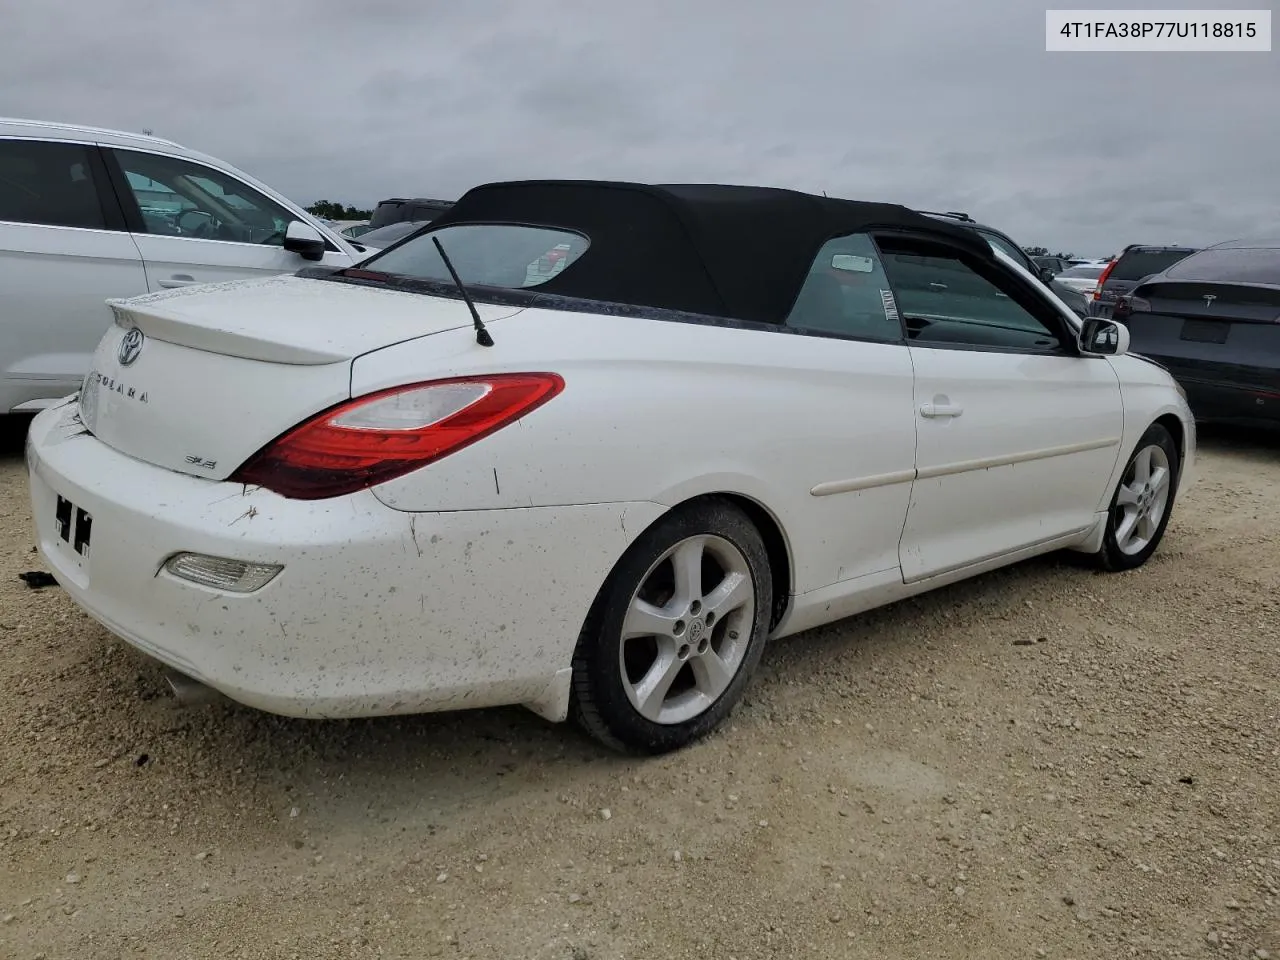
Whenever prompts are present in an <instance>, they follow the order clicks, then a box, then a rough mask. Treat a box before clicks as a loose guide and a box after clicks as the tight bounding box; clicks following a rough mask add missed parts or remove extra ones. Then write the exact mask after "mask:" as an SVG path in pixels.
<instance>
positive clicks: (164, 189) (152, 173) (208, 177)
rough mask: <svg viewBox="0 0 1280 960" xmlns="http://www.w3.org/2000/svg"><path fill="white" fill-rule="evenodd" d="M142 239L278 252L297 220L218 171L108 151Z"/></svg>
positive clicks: (155, 156)
mask: <svg viewBox="0 0 1280 960" xmlns="http://www.w3.org/2000/svg"><path fill="white" fill-rule="evenodd" d="M113 153H114V155H115V157H116V160H117V161H118V162H119V164H120V169H121V171H122V172H123V173H124V178H125V181H126V182H127V183H128V185H129V189H130V191H132V193H133V197H134V199H135V200H136V201H137V202H138V209H139V211H140V212H141V213H142V222H143V225H144V229H145V230H146V232H147V233H154V234H159V235H161V236H169V237H186V238H189V239H195V240H225V241H228V242H231V243H255V244H264V245H267V246H275V247H278V246H281V245H282V244H283V243H284V234H285V230H286V229H287V228H288V226H289V222H290V221H291V220H294V219H296V218H295V217H294V216H293V214H291V213H290V212H289V211H288V210H286V209H285V208H284V207H282V206H280V205H279V204H278V203H276V202H275V201H273V200H269V199H267V198H266V197H264V196H263V195H262V194H260V193H259V192H258V191H257V190H254V189H252V188H251V187H248V186H246V185H245V184H243V183H241V182H240V181H239V180H236V179H234V178H232V177H229V176H227V175H226V174H225V173H222V172H221V171H219V170H214V169H212V168H210V167H205V166H202V165H201V164H198V163H192V162H190V161H188V160H179V159H177V158H176V157H164V156H160V155H158V154H153V153H142V152H139V151H136V150H119V149H117V150H115V151H113Z"/></svg>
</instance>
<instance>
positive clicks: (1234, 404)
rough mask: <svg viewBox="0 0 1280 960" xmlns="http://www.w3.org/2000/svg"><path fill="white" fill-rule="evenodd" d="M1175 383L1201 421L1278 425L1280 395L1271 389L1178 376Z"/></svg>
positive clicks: (1279, 423)
mask: <svg viewBox="0 0 1280 960" xmlns="http://www.w3.org/2000/svg"><path fill="white" fill-rule="evenodd" d="M1178 382H1179V383H1180V384H1181V385H1182V389H1184V390H1186V391H1187V402H1188V403H1189V404H1190V406H1191V412H1192V415H1193V416H1194V417H1195V418H1196V420H1197V421H1199V422H1201V423H1223V424H1240V425H1247V426H1262V427H1280V395H1277V392H1275V391H1273V390H1263V389H1261V388H1259V387H1256V386H1242V385H1240V384H1235V383H1225V382H1223V381H1221V380H1199V379H1193V378H1190V377H1181V376H1180V377H1179V378H1178Z"/></svg>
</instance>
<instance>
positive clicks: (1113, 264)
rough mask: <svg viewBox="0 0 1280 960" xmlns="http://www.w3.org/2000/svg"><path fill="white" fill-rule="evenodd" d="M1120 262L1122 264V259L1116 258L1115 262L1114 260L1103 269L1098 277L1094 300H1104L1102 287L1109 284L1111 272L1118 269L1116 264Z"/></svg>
mask: <svg viewBox="0 0 1280 960" xmlns="http://www.w3.org/2000/svg"><path fill="white" fill-rule="evenodd" d="M1119 262H1120V258H1119V257H1116V258H1115V259H1114V260H1112V261H1111V262H1110V263H1108V264H1107V265H1106V266H1105V267H1103V268H1102V273H1101V274H1100V275H1099V277H1098V285H1097V286H1096V287H1094V288H1093V299H1094V300H1101V299H1102V285H1103V284H1104V283H1106V282H1107V277H1109V276H1111V271H1112V270H1114V269H1115V268H1116V264H1117V263H1119Z"/></svg>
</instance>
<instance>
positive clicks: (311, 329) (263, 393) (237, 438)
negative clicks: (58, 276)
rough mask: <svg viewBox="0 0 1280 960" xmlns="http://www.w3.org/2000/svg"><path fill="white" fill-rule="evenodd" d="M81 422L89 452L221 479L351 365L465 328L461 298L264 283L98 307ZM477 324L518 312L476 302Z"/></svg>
mask: <svg viewBox="0 0 1280 960" xmlns="http://www.w3.org/2000/svg"><path fill="white" fill-rule="evenodd" d="M108 302H109V304H110V306H111V309H112V311H113V313H114V314H115V318H116V322H115V324H114V325H113V326H112V327H111V328H110V329H109V330H108V331H107V333H106V335H105V336H104V337H103V338H102V340H101V341H100V343H99V344H98V349H97V351H96V352H95V354H94V357H93V366H92V368H91V369H90V372H89V374H88V375H87V376H86V377H85V380H84V383H83V386H82V388H81V392H80V416H81V419H82V420H83V421H84V424H85V427H86V428H88V430H89V431H90V432H91V433H92V434H93V435H94V436H96V437H97V438H98V439H99V440H101V441H102V442H104V443H106V444H108V445H109V446H111V447H113V448H115V449H116V450H119V451H120V452H121V453H124V454H127V455H129V456H131V457H134V458H136V459H138V460H142V461H145V462H147V463H152V464H155V465H157V466H160V467H164V468H166V469H169V470H174V471H177V472H179V473H185V474H190V475H192V476H198V477H206V478H208V479H211V480H225V479H226V478H227V477H228V476H230V475H231V474H232V473H233V472H234V471H235V469H236V468H237V467H238V466H239V465H240V464H241V463H243V462H244V461H245V460H246V459H248V458H249V456H251V455H252V454H253V453H255V452H256V451H257V450H259V449H260V448H261V447H262V446H264V445H265V444H266V443H268V442H269V441H271V440H272V439H274V438H275V437H277V436H279V435H280V434H281V433H284V432H285V431H286V430H288V429H290V428H291V427H293V426H295V425H297V424H298V423H299V422H301V421H302V420H304V419H306V418H307V417H309V416H312V415H314V414H316V413H318V412H319V411H321V410H324V409H325V408H327V407H330V406H332V405H334V404H336V403H339V402H341V401H343V400H346V399H348V398H349V397H350V395H351V394H350V391H351V363H352V361H353V360H354V359H355V358H356V357H358V356H361V355H362V354H365V353H369V352H371V351H373V350H379V349H382V348H383V347H387V346H391V345H393V344H396V343H400V342H403V341H406V340H413V339H417V338H419V337H423V336H429V335H431V334H435V333H441V332H444V331H446V330H453V329H456V328H459V327H469V326H470V325H471V322H472V321H471V315H470V314H469V313H468V311H467V307H466V304H464V303H463V302H462V301H461V300H449V299H443V298H438V297H432V296H428V295H424V294H417V293H406V292H404V291H398V290H386V289H380V288H378V287H371V286H357V285H352V284H345V283H341V282H333V281H325V280H313V279H303V278H298V277H269V278H264V279H256V280H248V281H233V282H231V283H225V284H209V285H205V286H200V287H189V288H185V289H180V290H174V291H166V292H164V293H161V294H153V295H146V296H142V297H134V298H131V299H128V300H115V301H108ZM476 307H477V309H478V310H479V311H480V315H481V317H482V319H484V320H485V322H489V321H493V320H499V319H501V318H503V317H506V316H511V315H513V314H515V313H518V312H519V310H518V309H517V308H512V307H496V306H491V305H485V304H477V305H476Z"/></svg>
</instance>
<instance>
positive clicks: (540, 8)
mask: <svg viewBox="0 0 1280 960" xmlns="http://www.w3.org/2000/svg"><path fill="white" fill-rule="evenodd" d="M1200 2H1201V6H1206V5H1210V3H1209V0H1200ZM1218 5H1219V6H1222V7H1224V8H1226V7H1229V6H1230V5H1231V4H1229V3H1220V4H1218ZM4 20H5V30H4V31H3V33H0V114H7V115H10V116H23V117H35V118H43V119H58V120H67V121H72V122H79V123H86V124H92V125H97V126H109V127H119V128H123V129H132V130H141V129H143V128H151V129H153V130H154V131H155V132H156V133H157V134H158V135H161V136H167V137H170V138H172V139H175V140H178V141H180V142H182V143H185V144H187V145H189V146H192V147H194V148H196V149H199V150H203V151H205V152H207V153H211V154H214V155H215V156H218V157H221V158H222V159H224V160H227V161H229V162H231V163H233V164H235V165H237V166H239V167H241V168H243V169H245V170H247V171H249V172H250V173H252V174H254V175H255V176H257V177H259V178H260V179H262V180H265V181H267V182H268V183H271V184H272V185H273V186H275V187H277V188H278V189H280V190H281V191H283V192H284V193H286V194H287V195H289V196H292V197H293V198H294V199H296V200H298V201H301V202H303V203H308V202H310V201H312V200H315V199H318V198H321V197H325V198H330V199H337V200H343V201H345V202H352V203H359V204H364V205H369V204H372V203H374V202H376V201H377V200H379V199H382V198H384V197H388V196H403V195H425V196H439V197H456V196H458V195H459V194H460V193H462V192H463V191H465V190H466V189H467V188H468V187H470V186H472V185H474V184H476V183H480V182H484V181H486V180H493V179H506V178H524V177H544V176H547V177H592V178H634V179H641V180H652V181H672V180H677V181H689V180H709V181H728V182H738V183H743V182H749V183H762V184H768V185H774V186H792V187H796V188H799V189H804V190H811V191H815V192H816V191H821V190H826V191H827V192H828V193H830V194H831V195H833V196H848V197H853V198H858V199H877V200H879V199H883V200H891V201H897V202H903V203H909V204H913V205H918V206H923V207H926V208H930V209H963V210H967V211H968V212H969V213H971V214H972V215H973V216H975V217H977V218H979V219H980V220H983V221H985V222H989V223H991V224H993V225H996V226H998V227H1000V228H1001V229H1003V230H1005V231H1006V232H1008V233H1010V234H1011V235H1012V236H1014V237H1015V238H1017V239H1018V240H1019V241H1020V242H1022V243H1025V244H1043V245H1045V246H1049V247H1053V248H1055V249H1063V248H1066V249H1074V250H1077V251H1085V252H1094V253H1104V252H1110V251H1111V250H1113V249H1116V248H1118V247H1120V246H1122V245H1123V244H1125V243H1130V242H1143V241H1163V240H1168V239H1171V238H1176V239H1181V240H1183V241H1184V242H1211V241H1214V240H1217V239H1225V238H1227V237H1235V236H1246V235H1249V234H1258V233H1273V232H1274V227H1273V226H1272V225H1273V224H1274V223H1275V222H1276V221H1277V219H1280V200H1277V199H1276V193H1275V190H1274V173H1273V170H1272V168H1273V167H1274V158H1275V157H1276V156H1278V155H1280V99H1278V98H1276V97H1274V96H1273V93H1274V91H1276V90H1277V89H1280V60H1277V58H1276V57H1275V56H1273V55H1268V54H1212V55H1210V54H1062V53H1059V54H1049V53H1046V52H1045V51H1044V49H1043V47H1044V11H1043V8H1042V7H1040V6H1036V5H1033V4H1027V3H1025V0H968V2H960V0H863V2H861V3H849V2H847V0H842V2H829V0H809V2H806V3H791V4H785V3H783V4H780V3H776V2H772V0H771V2H764V0H737V2H733V0H697V2H696V3H690V2H675V0H650V2H647V3H643V4H622V3H608V2H600V0H557V2H549V0H548V2H543V3H538V2H533V0H524V2H517V0H468V2H467V3H465V4H464V3H448V4H446V3H441V2H424V0H416V2H415V0H372V2H371V0H365V2H363V3H350V2H347V0H306V2H302V0H273V2H272V3H258V2H249V0H220V2H218V3H208V4H196V3H177V2H175V3H165V4H151V3H142V2H141V0H96V2H95V3H92V4H89V3H84V2H83V0H40V2H39V3H28V4H21V5H11V9H9V10H7V11H6V13H5V16H4Z"/></svg>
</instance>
